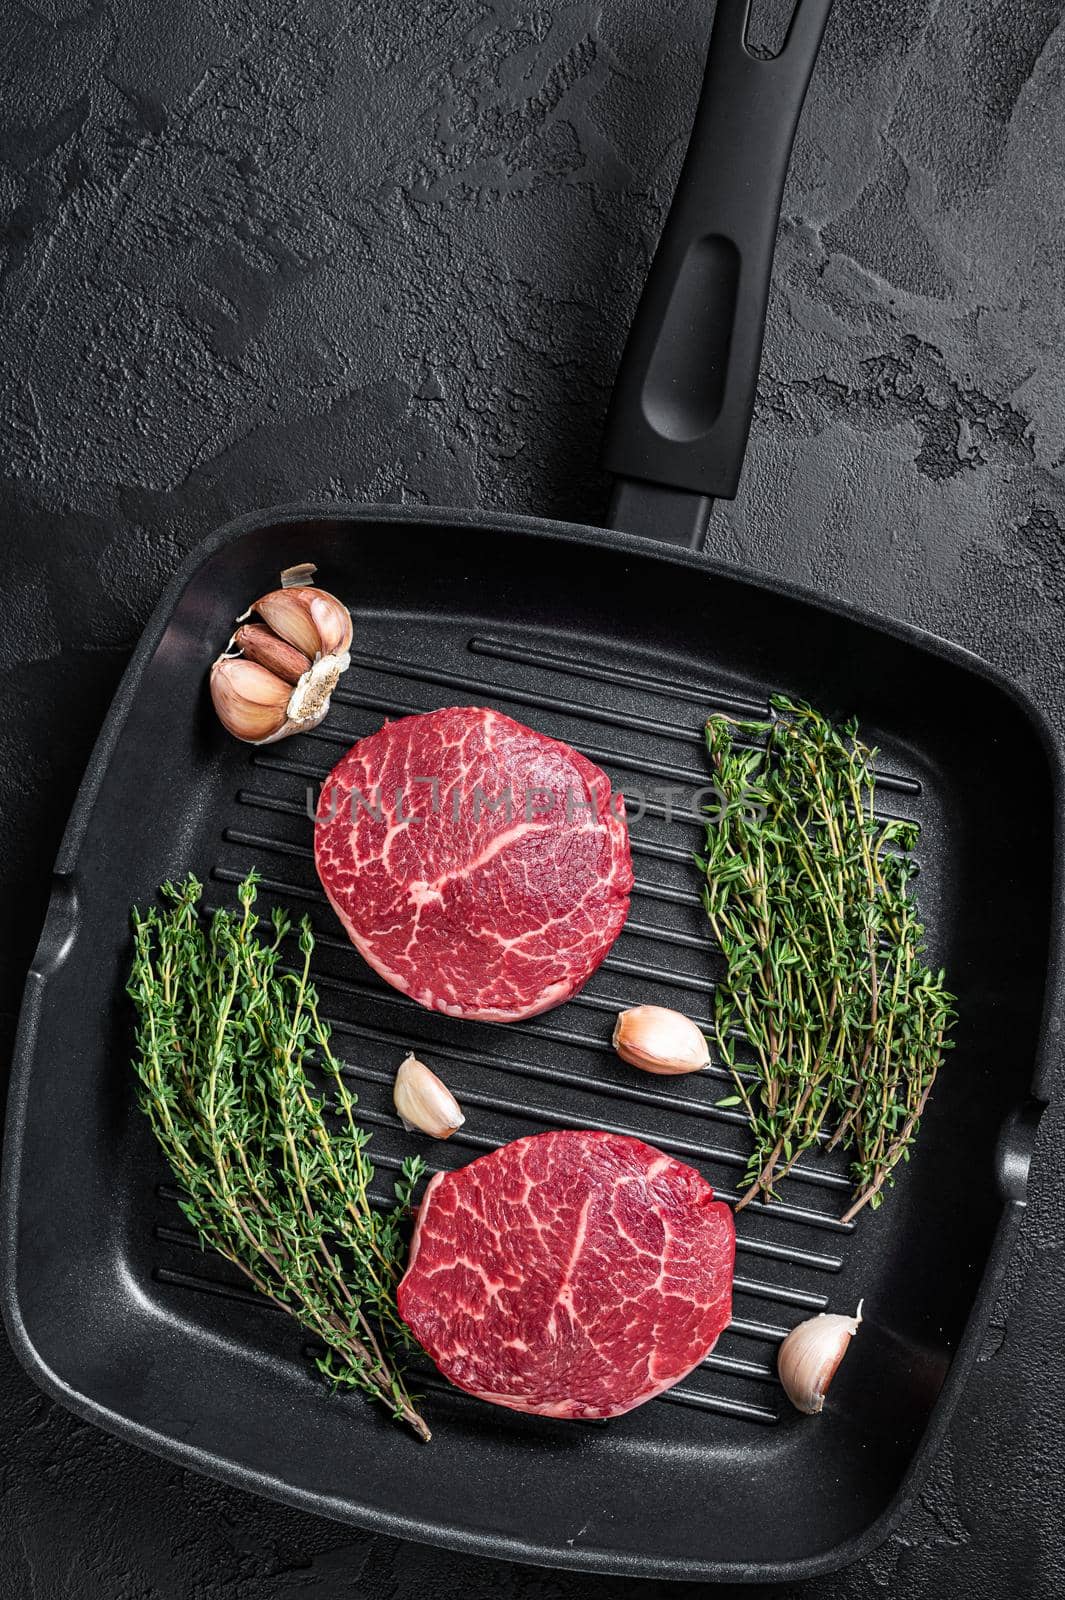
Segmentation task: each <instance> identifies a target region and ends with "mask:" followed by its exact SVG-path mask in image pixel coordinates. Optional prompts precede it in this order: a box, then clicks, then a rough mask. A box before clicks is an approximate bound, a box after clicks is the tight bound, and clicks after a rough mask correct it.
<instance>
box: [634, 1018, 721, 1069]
mask: <svg viewBox="0 0 1065 1600" xmlns="http://www.w3.org/2000/svg"><path fill="white" fill-rule="evenodd" d="M613 1043H614V1049H615V1050H616V1051H617V1053H618V1055H619V1056H620V1057H621V1059H622V1061H627V1062H628V1063H629V1065H630V1066H633V1067H639V1068H640V1069H641V1070H642V1071H643V1072H655V1073H658V1074H660V1075H661V1076H663V1077H669V1076H673V1075H675V1074H680V1073H683V1072H702V1071H703V1069H704V1068H705V1067H708V1066H709V1065H710V1051H709V1048H708V1046H707V1043H706V1039H705V1038H704V1037H703V1034H702V1033H701V1032H700V1031H699V1029H698V1028H697V1027H696V1026H695V1023H694V1022H692V1020H691V1018H690V1017H685V1016H683V1015H682V1013H681V1012H679V1011H671V1010H670V1009H669V1008H668V1006H633V1007H632V1009H631V1010H629V1011H621V1012H619V1013H618V1020H617V1022H616V1023H615V1025H614V1040H613Z"/></svg>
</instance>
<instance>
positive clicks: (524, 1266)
mask: <svg viewBox="0 0 1065 1600" xmlns="http://www.w3.org/2000/svg"><path fill="white" fill-rule="evenodd" d="M734 1255H735V1228H734V1227H733V1222H732V1213H731V1211H730V1210H729V1208H728V1206H726V1205H724V1204H723V1203H722V1202H721V1201H720V1200H715V1199H714V1191H713V1190H712V1189H711V1187H710V1185H709V1184H708V1183H707V1182H706V1181H705V1180H704V1179H703V1178H701V1177H700V1176H699V1174H698V1173H697V1172H696V1171H695V1170H694V1168H692V1167H687V1166H684V1165H683V1163H682V1162H680V1161H674V1160H673V1158H672V1157H671V1156H665V1155H663V1154H662V1153H661V1151H659V1150H654V1149H652V1147H651V1146H650V1145H647V1144H644V1143H643V1142H642V1140H640V1139H629V1138H625V1137H623V1136H622V1135H620V1134H613V1133H569V1132H561V1133H540V1134H535V1135H534V1136H532V1137H531V1138H528V1139H519V1140H517V1142H516V1143H514V1144H508V1145H504V1146H503V1148H502V1149H501V1150H495V1151H493V1152H492V1154H491V1155H487V1156H482V1157H481V1158H480V1160H478V1161H474V1162H471V1164H470V1165H469V1166H468V1167H463V1168H462V1169H461V1171H459V1172H448V1173H439V1174H437V1176H436V1177H434V1178H432V1179H431V1180H430V1182H429V1185H428V1187H427V1189H426V1191H425V1198H424V1200H423V1201H422V1204H421V1208H420V1209H419V1212H418V1220H417V1223H416V1226H415V1230H414V1238H413V1241H412V1243H411V1253H410V1264H409V1265H408V1267H407V1272H406V1275H405V1277H404V1278H403V1281H402V1283H401V1284H400V1286H399V1291H398V1302H399V1310H400V1315H401V1316H402V1317H403V1319H404V1321H405V1322H406V1323H407V1324H408V1326H409V1327H410V1328H411V1329H412V1331H413V1333H414V1335H415V1337H416V1338H417V1339H418V1341H419V1342H420V1343H421V1344H422V1345H424V1347H425V1349H426V1350H427V1351H428V1352H429V1354H430V1355H431V1356H432V1358H433V1360H434V1361H435V1362H436V1364H437V1366H438V1367H439V1368H440V1370H441V1372H442V1373H443V1374H444V1376H445V1377H447V1378H450V1380H451V1382H452V1383H454V1384H457V1385H458V1387H459V1388H460V1389H466V1390H468V1392H469V1393H470V1394H475V1395H479V1396H480V1398H481V1399H482V1400H490V1401H492V1403H493V1404H495V1405H499V1406H510V1407H511V1408H512V1409H513V1410H514V1411H534V1412H538V1413H539V1414H540V1415H541V1416H547V1417H616V1416H620V1415H621V1413H622V1412H623V1411H631V1410H632V1408H633V1407H634V1406H639V1405H642V1404H643V1403H644V1401H645V1400H652V1399H653V1398H654V1396H655V1395H657V1394H661V1393H662V1391H663V1389H668V1388H670V1386H671V1385H672V1384H674V1383H677V1382H678V1381H679V1380H680V1379H681V1378H683V1377H684V1376H685V1375H686V1374H687V1373H689V1372H690V1371H691V1370H692V1368H693V1367H695V1366H697V1365H698V1364H699V1362H700V1361H702V1360H704V1359H705V1358H706V1356H708V1355H709V1354H710V1351H711V1350H712V1349H713V1348H714V1345H715V1343H716V1342H717V1337H718V1334H719V1333H720V1332H721V1330H722V1328H724V1327H725V1325H726V1324H727V1323H728V1321H729V1318H730V1316H731V1315H732V1265H733V1258H734Z"/></svg>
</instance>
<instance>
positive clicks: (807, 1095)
mask: <svg viewBox="0 0 1065 1600" xmlns="http://www.w3.org/2000/svg"><path fill="white" fill-rule="evenodd" d="M772 704H773V709H774V712H775V713H776V715H775V717H774V719H773V720H772V721H770V722H764V721H762V722H736V721H733V720H732V719H731V718H728V717H725V716H723V715H715V716H712V717H710V719H709V720H708V722H707V724H706V739H707V746H708V749H709V751H710V758H711V761H712V763H713V767H714V774H715V781H716V784H717V787H718V790H719V791H720V793H721V795H722V796H723V802H724V803H723V804H722V805H721V807H720V812H719V815H717V816H715V817H713V818H711V819H710V821H709V822H708V824H707V830H706V850H705V854H704V855H703V856H700V857H697V861H698V864H699V868H700V871H701V873H702V874H703V880H704V882H703V901H704V904H705V907H706V913H707V916H708V917H709V919H710V925H711V927H712V929H713V932H714V936H715V938H716V940H717V942H718V944H719V945H720V948H721V951H722V953H723V955H724V958H725V962H726V967H727V972H726V976H725V978H724V980H723V981H722V982H721V983H720V984H719V985H718V987H717V990H716V994H715V1003H714V1026H715V1036H716V1044H717V1049H718V1051H719V1053H720V1056H721V1059H722V1061H723V1062H724V1063H725V1064H726V1065H727V1066H728V1067H729V1068H730V1070H731V1072H732V1075H733V1077H734V1079H735V1083H736V1089H737V1096H736V1099H737V1102H739V1103H742V1104H743V1106H744V1108H745V1110H746V1112H747V1115H748V1117H749V1118H750V1123H751V1129H752V1131H753V1134H754V1151H753V1154H752V1157H751V1162H750V1167H749V1170H748V1173H747V1180H746V1181H747V1182H748V1183H749V1184H750V1187H749V1188H748V1190H747V1192H746V1193H745V1194H744V1195H743V1197H742V1198H741V1200H740V1205H741V1206H743V1205H746V1203H747V1202H748V1201H749V1200H751V1199H753V1198H754V1196H755V1195H757V1194H759V1193H761V1194H762V1195H764V1196H765V1197H766V1198H767V1199H769V1198H772V1196H773V1194H774V1192H775V1187H776V1185H777V1184H778V1183H779V1182H780V1180H781V1178H783V1177H784V1176H785V1174H786V1173H787V1172H788V1171H789V1170H790V1168H791V1167H792V1166H793V1164H794V1163H795V1162H796V1161H797V1160H798V1159H799V1157H800V1156H801V1155H802V1154H803V1152H804V1151H806V1150H809V1149H810V1148H811V1146H813V1145H814V1144H815V1143H817V1142H818V1140H819V1139H821V1138H823V1137H824V1136H825V1135H828V1136H829V1137H828V1139H827V1147H828V1148H829V1149H832V1148H833V1147H834V1146H835V1145H836V1144H840V1143H841V1144H842V1145H843V1147H844V1148H845V1149H847V1150H848V1151H849V1152H850V1153H851V1156H852V1162H851V1173H852V1176H853V1179H854V1184H855V1192H854V1197H853V1200H852V1203H851V1205H850V1208H849V1209H848V1211H847V1212H846V1214H845V1217H844V1220H845V1221H849V1220H850V1219H851V1218H852V1217H854V1216H855V1215H856V1213H857V1212H858V1211H860V1210H861V1209H862V1207H863V1206H865V1205H871V1206H873V1207H874V1208H875V1207H876V1206H878V1205H879V1204H880V1202H881V1200H882V1198H883V1194H882V1191H883V1188H884V1185H885V1184H886V1183H890V1182H891V1181H892V1176H891V1175H892V1173H893V1171H894V1169H895V1167H896V1165H897V1164H898V1162H899V1161H900V1160H903V1161H904V1160H908V1159H909V1153H910V1147H911V1145H912V1143H913V1140H914V1138H915V1136H916V1134H917V1131H918V1128H919V1125H920V1120H921V1115H922V1113H923V1111H924V1108H925V1105H926V1103H927V1100H928V1096H929V1093H930V1092H931V1089H932V1085H933V1083H934V1081H935V1076H936V1072H937V1070H938V1068H939V1065H940V1062H941V1060H942V1055H943V1051H944V1050H945V1049H947V1048H949V1041H948V1040H947V1038H946V1034H947V1031H948V1029H949V1027H950V1024H951V1022H952V1020H953V1017H954V1011H953V1005H954V996H953V995H951V994H949V993H948V991H947V989H946V987H945V982H944V974H943V973H942V972H938V973H934V972H931V971H930V970H929V969H928V967H927V966H926V965H925V964H924V960H923V956H924V929H923V927H922V926H921V924H920V922H919V921H918V920H917V908H916V906H915V904H914V901H913V898H912V895H911V893H910V887H909V884H910V879H911V877H912V876H913V872H914V865H913V861H912V856H911V852H912V851H913V848H914V846H915V844H916V842H917V828H916V826H915V824H913V823H910V822H904V821H900V820H890V821H881V820H879V819H878V818H877V817H876V816H875V815H874V812H873V784H874V779H873V767H872V763H873V758H874V754H875V752H874V751H873V750H871V749H870V748H869V747H868V746H866V745H864V744H863V743H862V742H861V741H860V740H859V738H858V729H857V724H856V723H855V722H853V721H852V722H849V723H847V724H845V725H844V726H842V727H839V728H837V727H835V726H833V725H832V724H831V723H830V722H828V721H827V720H826V719H825V718H824V717H823V716H821V715H820V714H819V713H818V712H816V711H814V710H813V709H812V708H811V707H810V706H808V705H805V704H802V703H796V702H793V701H791V700H788V699H785V698H783V697H775V698H774V700H773V702H772ZM737 736H739V737H740V738H741V739H743V740H744V741H746V740H748V739H752V738H754V739H758V740H764V743H762V744H759V745H758V746H757V747H756V748H748V747H745V745H741V744H738V743H737ZM738 1039H739V1040H744V1041H746V1046H747V1052H749V1054H751V1055H753V1058H754V1059H753V1061H751V1060H749V1059H746V1054H747V1052H745V1059H743V1060H741V1059H739V1058H738V1056H737V1040H738ZM752 1073H753V1081H752V1077H751V1074H752Z"/></svg>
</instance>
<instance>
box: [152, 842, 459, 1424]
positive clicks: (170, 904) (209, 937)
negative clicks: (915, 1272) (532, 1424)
mask: <svg viewBox="0 0 1065 1600" xmlns="http://www.w3.org/2000/svg"><path fill="white" fill-rule="evenodd" d="M257 881H258V880H257V875H256V874H255V873H254V872H251V873H249V875H248V877H247V878H246V879H245V880H244V882H243V883H242V884H241V886H240V889H239V891H238V892H239V899H240V907H241V909H240V911H239V912H235V913H231V912H227V911H216V912H215V913H214V915H213V917H212V918H211V920H210V922H209V923H206V922H205V919H204V917H203V916H202V915H201V913H200V911H199V901H200V897H201V893H202V889H201V885H200V884H199V883H198V882H197V881H196V879H195V878H194V877H192V876H191V875H190V876H189V877H187V878H186V879H185V881H184V882H183V883H181V884H173V883H165V884H164V885H163V886H162V890H161V896H162V901H163V905H162V907H161V908H159V907H152V908H150V909H149V910H147V911H143V912H142V911H139V910H137V909H134V912H133V929H134V955H133V962H132V966H131V970H130V976H129V982H128V984H127V989H128V992H129V994H130V996H131V998H132V1000H133V1003H134V1006H135V1008H136V1013H137V1032H136V1055H135V1058H134V1067H135V1070H136V1073H137V1077H138V1080H139V1082H138V1100H139V1103H140V1106H141V1108H142V1110H143V1111H144V1113H145V1115H146V1116H147V1117H148V1120H149V1122H150V1123H151V1126H152V1129H153V1131H154V1133H155V1136H156V1138H157V1139H158V1141H159V1144H160V1145H161V1147H162V1149H163V1152H164V1154H165V1155H166V1158H167V1160H168V1161H169V1163H170V1166H171V1169H172V1171H173V1173H174V1177H175V1178H176V1180H177V1182H178V1183H179V1184H180V1186H181V1188H182V1191H183V1195H184V1198H183V1199H182V1201H181V1209H182V1211H183V1212H184V1214H185V1216H186V1217H187V1219H188V1221H189V1222H190V1223H191V1225H192V1227H193V1228H194V1229H195V1230H196V1233H197V1234H198V1235H199V1238H200V1241H201V1243H202V1244H203V1245H204V1246H210V1247H211V1248H213V1249H215V1250H217V1251H218V1252H219V1253H220V1254H221V1255H223V1256H225V1257H226V1259H227V1260H229V1261H231V1262H233V1264H234V1265H235V1266H237V1267H239V1268H240V1270H241V1271H242V1272H243V1273H244V1274H245V1276H246V1277H247V1278H248V1279H250V1281H251V1282H252V1283H253V1284H254V1286H255V1287H256V1289H258V1290H259V1291H260V1293H262V1294H264V1295H266V1296H267V1297H268V1298H269V1299H270V1300H272V1301H274V1303H275V1304H277V1305H279V1306H282V1307H284V1309H285V1310H286V1311H289V1312H290V1313H291V1314H292V1315H293V1316H294V1317H295V1318H296V1319H297V1320H298V1321H299V1322H300V1323H301V1324H302V1326H303V1327H305V1328H306V1329H307V1330H308V1331H309V1332H310V1333H312V1334H313V1335H314V1336H315V1338H316V1339H317V1340H318V1341H319V1342H320V1343H321V1344H322V1345H324V1346H325V1354H324V1355H323V1356H321V1357H320V1358H319V1359H318V1363H317V1365H318V1367H319V1370H320V1371H321V1372H322V1373H323V1374H324V1375H325V1376H326V1377H327V1378H328V1379H329V1380H330V1381H331V1382H332V1383H333V1384H335V1385H337V1386H339V1387H347V1388H354V1389H360V1390H362V1391H363V1392H364V1393H365V1394H367V1395H370V1396H371V1397H372V1398H373V1399H375V1400H378V1401H380V1402H381V1403H382V1404H383V1405H385V1406H387V1407H388V1408H389V1410H390V1411H391V1413H392V1415H393V1416H394V1417H395V1418H396V1419H397V1420H398V1421H402V1422H404V1423H406V1424H407V1425H408V1426H409V1427H410V1428H412V1429H413V1430H414V1432H415V1433H416V1434H417V1435H418V1437H419V1438H420V1439H423V1440H428V1438H429V1436H430V1435H429V1429H428V1427H427V1426H426V1423H425V1421H424V1419H423V1418H422V1417H421V1416H420V1414H419V1413H418V1411H417V1409H416V1407H415V1402H414V1400H413V1398H412V1396H411V1395H410V1393H409V1392H408V1390H407V1387H406V1382H405V1379H404V1366H405V1362H406V1358H407V1356H408V1355H409V1354H410V1353H411V1352H412V1351H413V1350H414V1349H416V1346H415V1343H414V1340H413V1337H412V1335H411V1334H410V1333H409V1331H408V1329H407V1328H406V1326H405V1324H404V1323H403V1322H402V1321H401V1319H400V1317H399V1313H398V1311H397V1310H396V1300H395V1291H396V1286H397V1284H398V1283H399V1279H400V1277H401V1276H402V1273H403V1261H404V1255H405V1247H404V1242H403V1234H402V1226H401V1225H402V1223H403V1221H404V1219H405V1218H406V1217H407V1216H409V1214H410V1211H411V1203H412V1196H413V1191H414V1187H415V1185H416V1184H417V1182H418V1181H419V1179H420V1178H421V1176H422V1174H423V1172H424V1170H425V1169H424V1164H423V1163H422V1161H421V1160H420V1159H419V1158H418V1157H416V1156H413V1157H408V1159H407V1160H406V1161H405V1162H404V1164H403V1170H402V1177H401V1180H400V1181H399V1182H398V1183H397V1184H396V1185H395V1194H396V1204H395V1206H394V1208H393V1209H392V1210H390V1211H389V1212H387V1213H382V1212H379V1211H377V1210H375V1209H374V1208H373V1207H372V1206H371V1205H370V1201H369V1198H368V1191H369V1187H370V1184H371V1183H372V1181H373V1176H374V1169H373V1166H372V1165H371V1163H370V1160H369V1157H368V1156H367V1153H366V1147H367V1145H368V1144H369V1139H370V1136H369V1134H368V1133H366V1132H365V1131H364V1130H363V1129H362V1128H361V1127H359V1125H358V1123H357V1122H356V1121H355V1116H354V1110H355V1103H356V1101H355V1096H354V1095H353V1094H352V1093H351V1091H350V1090H349V1089H348V1087H347V1085H346V1084H345V1082H344V1079H343V1076H342V1069H341V1064H340V1062H339V1061H338V1060H337V1058H336V1056H335V1055H334V1054H333V1050H332V1047H331V1045H330V1035H329V1027H328V1025H327V1024H326V1023H325V1022H323V1021H322V1019H321V1018H320V1016H319V1014H318V996H317V994H316V992H315V989H314V986H313V984H312V983H311V982H310V981H309V971H310V959H311V953H312V951H313V948H314V939H313V936H312V933H311V928H310V924H309V922H308V921H307V920H306V919H304V920H303V921H302V923H301V924H300V925H299V928H298V930H297V931H298V940H299V949H300V954H301V957H302V961H301V964H300V965H299V967H298V969H297V970H296V971H295V972H286V971H284V970H283V969H282V968H281V966H280V944H281V941H282V940H283V939H284V938H285V937H286V935H287V934H288V933H289V932H290V931H292V929H291V923H290V921H289V919H288V918H287V917H286V916H285V915H284V913H283V912H281V911H280V910H276V911H275V912H274V914H273V917H272V919H271V923H270V928H271V935H270V936H269V937H268V938H266V939H263V938H260V937H258V936H257V933H256V929H257V927H258V925H259V918H258V917H257V916H256V914H255V912H254V910H253V907H254V904H255V895H256V883H257ZM312 1065H313V1066H315V1067H316V1068H317V1076H315V1077H312V1075H311V1073H310V1071H309V1070H308V1069H309V1068H310V1067H311V1066H312ZM319 1081H321V1082H324V1085H325V1088H324V1091H323V1090H322V1089H320V1088H319V1087H318V1083H319Z"/></svg>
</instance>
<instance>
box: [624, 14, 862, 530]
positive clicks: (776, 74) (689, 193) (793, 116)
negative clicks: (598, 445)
mask: <svg viewBox="0 0 1065 1600" xmlns="http://www.w3.org/2000/svg"><path fill="white" fill-rule="evenodd" d="M831 8H832V0H796V5H795V9H794V12H793V14H792V18H791V23H790V26H789V28H788V32H787V36H786V38H785V40H784V44H783V47H782V49H781V50H780V52H779V54H778V55H776V56H773V57H772V58H771V59H768V60H766V59H764V58H763V57H760V56H756V55H753V54H752V53H751V51H750V49H749V47H748V43H747V28H748V21H749V17H750V9H751V7H750V0H718V5H717V12H716V14H715V17H714V26H713V32H712V34H711V38H710V49H709V54H708V57H707V63H706V73H705V76H704V78H703V87H702V93H701V95H700V99H699V107H698V110H697V112H696V117H695V125H694V127H693V129H692V135H691V140H690V142H689V145H688V153H687V155H686V156H685V158H684V165H683V168H682V169H681V174H680V179H679V180H678V183H677V189H676V193H675V195H674V198H673V204H672V206H671V208H670V212H669V216H668V218H667V220H666V225H665V228H664V230H663V233H662V238H661V240H660V242H659V246H658V250H657V252H656V254H655V258H654V261H653V262H652V264H651V271H650V273H649V274H648V278H647V283H646V285H645V287H644V291H643V296H642V298H641V300H640V304H639V307H638V308H637V312H636V320H635V322H634V323H633V327H632V331H631V333H630V335H629V340H628V344H627V345H626V347H625V353H624V355H623V357H622V361H621V366H620V369H619V371H618V377H617V381H616V383H615V386H614V395H613V399H612V401H611V406H610V412H609V415H608V418H607V426H606V435H605V439H604V444H603V462H604V465H605V466H606V468H607V470H608V471H610V472H612V473H613V474H614V475H615V476H616V477H617V478H618V480H619V481H618V483H617V484H616V485H615V490H614V499H613V502H612V505H611V516H610V521H611V526H613V527H615V528H619V529H624V530H625V531H626V532H630V533H640V534H644V535H646V536H647V537H648V538H655V539H660V540H665V541H667V542H669V543H675V544H683V545H687V546H689V547H690V548H692V549H701V548H702V543H703V536H704V534H705V531H706V523H707V519H708V518H709V515H710V508H711V505H712V502H713V499H714V498H717V497H720V498H723V499H731V498H732V496H733V495H734V494H735V492H736V485H737V483H738V481H739V476H740V468H741V466H742V464H743V456H744V452H745V450H746V446H747V434H748V431H749V429H750V424H751V412H752V410H753V407H754V395H755V387H756V385H757V381H758V366H759V362H760V359H761V354H762V336H763V333H764V331H765V313H766V304H767V302H768V299H769V280H770V273H771V271H772V266H773V250H774V246H775V244H776V233H777V222H778V220H779V217H780V202H781V197H782V195H783V192H784V180H785V178H786V176H787V171H788V161H789V159H790V156H791V147H792V142H793V140H794V138H795V129H796V126H797V124H798V120H799V113H800V111H801V110H802V104H803V100H804V99H805V96H806V89H807V85H808V84H809V82H810V76H811V74H812V72H813V68H814V62H815V61H816V59H817V52H818V49H819V48H820V44H821V36H822V34H823V33H824V30H825V24H826V22H827V21H828V14H829V11H830V10H831Z"/></svg>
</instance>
